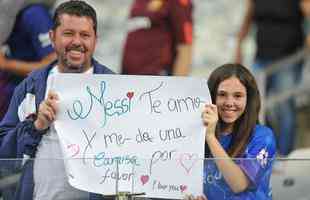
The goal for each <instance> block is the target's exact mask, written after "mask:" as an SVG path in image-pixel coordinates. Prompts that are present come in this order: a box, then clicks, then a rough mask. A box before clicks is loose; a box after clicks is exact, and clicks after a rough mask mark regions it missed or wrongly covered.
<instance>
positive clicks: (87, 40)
mask: <svg viewBox="0 0 310 200" xmlns="http://www.w3.org/2000/svg"><path fill="white" fill-rule="evenodd" d="M59 19H60V25H59V26H58V27H57V28H56V30H54V31H51V32H50V38H51V41H52V43H53V45H54V49H55V51H56V53H57V56H58V66H59V70H60V72H64V73H66V72H67V73H81V72H85V71H87V70H88V69H89V68H90V67H91V58H92V55H93V53H94V51H95V46H96V42H97V37H96V33H95V30H94V28H93V21H92V19H91V18H90V17H79V16H75V15H68V14H62V15H60V16H59Z"/></svg>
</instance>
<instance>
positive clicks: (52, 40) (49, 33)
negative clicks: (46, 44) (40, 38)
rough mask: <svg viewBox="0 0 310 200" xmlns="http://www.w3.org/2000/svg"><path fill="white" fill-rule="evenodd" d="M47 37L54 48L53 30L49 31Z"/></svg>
mask: <svg viewBox="0 0 310 200" xmlns="http://www.w3.org/2000/svg"><path fill="white" fill-rule="evenodd" d="M48 35H49V37H50V40H51V43H52V46H53V47H54V46H55V32H54V31H53V30H50V31H49V32H48Z"/></svg>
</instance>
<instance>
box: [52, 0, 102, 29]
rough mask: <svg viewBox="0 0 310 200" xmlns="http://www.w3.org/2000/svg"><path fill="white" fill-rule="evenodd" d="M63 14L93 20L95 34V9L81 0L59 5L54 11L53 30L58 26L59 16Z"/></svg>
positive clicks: (72, 0)
mask: <svg viewBox="0 0 310 200" xmlns="http://www.w3.org/2000/svg"><path fill="white" fill-rule="evenodd" d="M63 14H68V15H75V16H78V17H90V18H91V19H92V20H93V24H94V26H93V28H94V31H95V33H96V34H97V14H96V11H95V9H94V8H93V7H92V6H90V5H89V4H87V3H86V2H84V1H81V0H71V1H66V2H64V3H62V4H60V5H59V6H58V7H57V8H56V10H55V14H54V17H53V22H54V24H53V30H56V28H57V27H58V26H59V25H60V18H59V17H60V16H61V15H63Z"/></svg>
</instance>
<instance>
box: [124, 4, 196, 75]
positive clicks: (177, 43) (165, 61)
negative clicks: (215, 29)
mask: <svg viewBox="0 0 310 200" xmlns="http://www.w3.org/2000/svg"><path fill="white" fill-rule="evenodd" d="M192 8H193V6H192V1H191V0H169V1H167V0H135V1H133V4H132V8H131V12H130V16H129V19H128V35H127V38H126V42H125V46H124V50H123V51H124V52H123V59H122V73H123V74H135V75H183V76H184V75H188V74H189V73H190V65H191V60H192V40H193V34H192V31H193V19H192V10H193V9H192Z"/></svg>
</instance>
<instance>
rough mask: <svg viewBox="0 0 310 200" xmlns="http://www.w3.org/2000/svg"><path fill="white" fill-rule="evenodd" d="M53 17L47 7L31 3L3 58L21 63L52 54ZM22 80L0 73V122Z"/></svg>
mask: <svg viewBox="0 0 310 200" xmlns="http://www.w3.org/2000/svg"><path fill="white" fill-rule="evenodd" d="M51 28H52V18H51V16H50V13H49V11H48V10H47V8H45V7H44V6H42V5H40V4H32V5H30V6H28V7H26V8H24V9H23V10H21V11H20V12H19V14H18V15H17V17H16V21H15V25H14V28H13V30H12V32H11V34H10V36H9V38H8V40H7V42H6V44H5V47H6V52H5V53H6V57H7V58H9V59H17V60H22V61H32V62H35V61H40V60H41V59H43V58H44V57H45V56H47V55H48V54H50V53H52V52H53V51H54V50H53V47H52V44H51V41H50V39H49V30H50V29H51ZM23 78H24V77H21V76H17V75H15V74H12V73H10V72H5V71H0V93H1V95H2V98H1V100H0V121H1V118H2V116H3V115H4V114H5V113H6V110H7V107H8V104H9V102H10V99H11V96H12V94H13V91H14V89H15V87H16V86H17V85H18V84H19V83H20V82H21V80H22V79H23Z"/></svg>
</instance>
